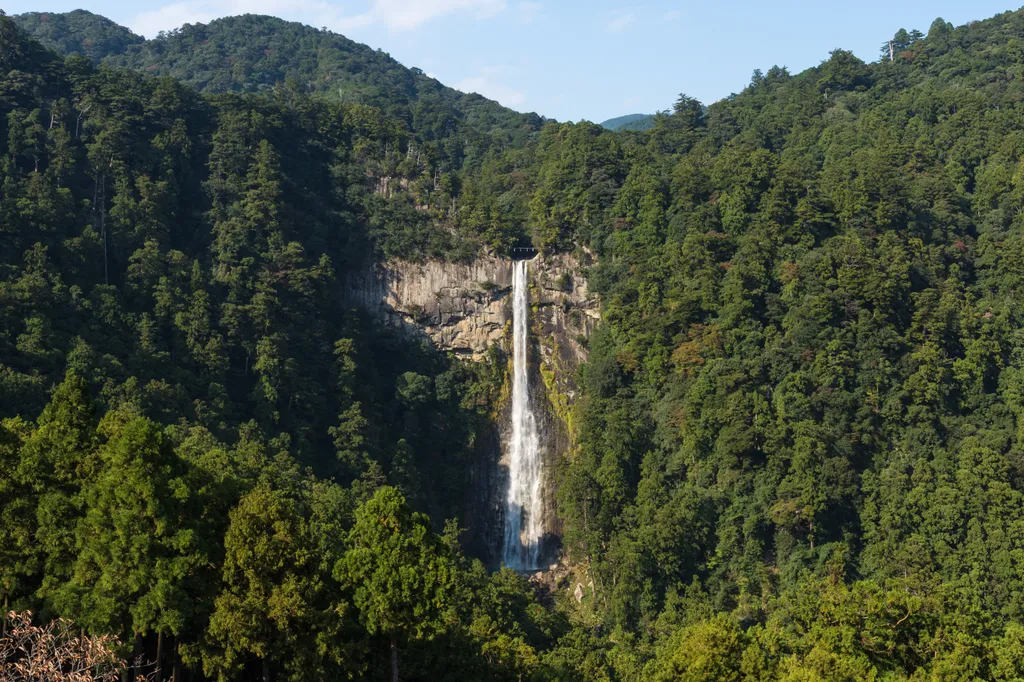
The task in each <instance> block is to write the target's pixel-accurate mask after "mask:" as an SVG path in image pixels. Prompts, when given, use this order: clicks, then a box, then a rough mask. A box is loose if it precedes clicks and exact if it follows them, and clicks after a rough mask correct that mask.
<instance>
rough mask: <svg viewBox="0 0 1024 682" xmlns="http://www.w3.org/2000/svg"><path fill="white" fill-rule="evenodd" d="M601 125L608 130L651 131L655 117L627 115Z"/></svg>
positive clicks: (611, 119) (603, 122) (649, 115)
mask: <svg viewBox="0 0 1024 682" xmlns="http://www.w3.org/2000/svg"><path fill="white" fill-rule="evenodd" d="M601 125H602V126H604V127H605V128H607V129H608V130H650V129H651V128H653V127H654V116H652V115H651V114H626V115H625V116H617V117H615V118H610V119H608V120H607V121H602V122H601Z"/></svg>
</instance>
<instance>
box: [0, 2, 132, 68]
mask: <svg viewBox="0 0 1024 682" xmlns="http://www.w3.org/2000/svg"><path fill="white" fill-rule="evenodd" d="M13 19H14V21H15V23H17V24H18V25H19V26H21V28H23V29H25V31H27V32H28V33H29V34H30V35H31V36H32V37H33V38H35V39H36V40H38V41H39V42H40V43H42V45H43V46H44V47H47V48H49V49H51V50H53V51H54V52H58V53H60V54H64V55H69V54H80V55H82V56H83V57H87V58H88V59H89V60H91V61H92V62H93V63H94V64H98V63H99V62H100V61H102V60H103V58H105V57H110V56H112V55H119V54H123V53H124V51H125V50H127V49H128V47H129V46H132V45H140V44H142V43H144V42H146V39H145V38H143V37H142V36H140V35H136V34H135V33H132V31H131V30H130V29H127V28H125V27H124V26H121V25H120V24H116V23H114V22H113V21H111V20H110V19H107V18H106V17H103V16H100V15H98V14H93V13H92V12H88V11H86V10H84V9H76V10H74V11H71V12H65V13H63V14H60V13H53V12H26V13H24V14H18V15H15V16H14V17H13Z"/></svg>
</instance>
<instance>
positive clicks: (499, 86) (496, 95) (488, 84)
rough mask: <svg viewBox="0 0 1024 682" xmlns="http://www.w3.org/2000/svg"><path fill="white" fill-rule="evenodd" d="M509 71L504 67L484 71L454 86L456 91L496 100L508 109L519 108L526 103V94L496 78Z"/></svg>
mask: <svg viewBox="0 0 1024 682" xmlns="http://www.w3.org/2000/svg"><path fill="white" fill-rule="evenodd" d="M508 71H509V70H508V69H506V68H502V67H497V68H490V69H483V70H482V71H481V72H480V73H478V74H477V75H475V76H470V77H469V78H463V79H462V80H460V81H459V82H458V83H455V84H454V85H452V87H453V88H455V89H456V90H461V91H462V92H475V93H477V94H478V95H483V96H484V97H487V98H488V99H493V100H496V101H497V102H500V103H501V104H504V105H505V106H506V107H511V108H513V109H516V108H519V107H521V106H522V105H523V103H524V102H526V92H525V91H524V90H517V89H516V88H512V87H509V86H507V85H505V84H503V83H500V82H498V81H497V80H496V77H497V76H499V75H500V74H501V73H503V72H508Z"/></svg>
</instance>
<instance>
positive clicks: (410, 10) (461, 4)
mask: <svg viewBox="0 0 1024 682" xmlns="http://www.w3.org/2000/svg"><path fill="white" fill-rule="evenodd" d="M504 10H505V0H373V5H372V6H371V7H370V9H369V10H368V11H366V12H364V13H362V14H357V15H355V16H351V17H345V18H344V19H342V20H341V25H342V26H343V27H345V26H347V27H349V28H358V27H363V26H368V25H370V24H377V23H381V24H384V25H385V26H387V27H388V28H389V29H391V30H394V31H404V30H409V29H413V28H416V27H418V26H420V25H421V24H425V23H426V22H428V21H430V20H432V19H437V18H438V17H442V16H444V15H446V14H451V13H453V12H471V13H472V14H473V15H474V16H476V17H477V18H479V19H487V18H490V17H493V16H494V15H496V14H498V13H500V12H503V11H504Z"/></svg>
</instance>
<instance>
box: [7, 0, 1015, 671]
mask: <svg viewBox="0 0 1024 682" xmlns="http://www.w3.org/2000/svg"><path fill="white" fill-rule="evenodd" d="M247 33H248V34H251V40H248V39H247ZM1022 34H1024V13H1021V12H1013V13H1006V14H1003V15H1000V16H997V17H995V18H993V19H991V20H988V21H985V22H978V23H974V24H970V25H967V26H963V27H958V28H954V27H952V26H951V25H949V24H948V23H947V22H945V21H944V20H941V19H938V20H936V21H935V22H934V23H933V24H932V26H931V27H930V29H929V31H928V35H927V37H925V36H924V35H923V34H921V33H920V32H917V31H900V32H898V33H897V34H896V35H895V36H894V38H893V40H892V41H891V44H892V59H890V51H889V46H890V41H886V43H885V46H886V47H885V51H884V58H882V59H880V60H879V61H878V62H875V63H871V64H868V63H864V62H862V61H861V60H859V59H857V58H856V57H855V56H854V55H852V54H851V53H850V52H847V51H844V50H834V51H833V52H832V53H831V54H830V55H829V56H828V58H827V59H826V60H824V61H823V62H822V63H821V65H819V66H818V67H815V68H812V69H808V70H807V71H805V72H803V73H800V74H795V75H794V74H791V73H789V72H788V71H787V70H786V69H784V68H779V67H773V68H772V69H769V70H768V71H767V72H761V71H756V72H754V74H753V77H752V78H751V81H750V83H749V84H748V85H747V87H745V88H744V89H743V90H742V92H740V93H738V94H736V95H733V96H731V97H729V98H727V99H725V100H723V101H721V102H716V103H714V104H711V105H709V106H704V105H703V104H702V103H700V102H698V101H696V100H694V99H693V98H691V97H688V96H686V95H681V96H680V97H679V99H678V100H677V101H676V102H675V104H674V106H673V107H672V109H671V110H669V111H666V112H663V113H660V114H657V115H656V116H654V118H653V121H652V127H651V128H650V130H648V131H635V130H634V131H622V132H618V133H613V132H611V131H608V130H606V129H604V128H602V127H601V126H597V125H593V124H590V123H580V124H560V123H555V122H543V126H542V127H541V125H540V124H541V123H542V122H541V121H538V120H533V119H529V120H527V119H521V118H517V117H516V116H515V115H512V114H510V113H509V112H504V111H497V110H492V109H488V108H487V107H483V108H481V109H475V108H474V109H473V110H472V114H471V112H470V109H468V108H467V107H468V104H469V103H470V102H471V99H472V98H466V97H464V96H458V95H455V94H453V93H450V92H448V91H445V90H443V89H440V86H439V85H435V84H433V82H432V81H430V80H429V79H426V77H423V76H422V75H420V74H416V73H414V72H409V73H406V72H404V71H403V70H401V69H400V68H399V67H397V66H396V65H395V64H394V63H393V62H391V61H389V60H388V59H387V58H385V57H384V56H382V55H376V54H373V53H370V52H367V49H366V48H363V47H361V46H355V44H354V43H353V44H349V43H347V42H346V41H344V40H343V39H341V38H340V37H339V36H334V35H333V34H329V33H326V32H322V31H315V30H314V29H305V28H299V27H296V26H294V25H289V24H284V23H283V22H276V21H274V20H268V19H265V18H260V17H241V18H236V19H232V20H223V21H221V22H213V23H211V24H210V25H209V26H195V27H186V28H184V29H182V30H181V31H179V32H177V33H175V34H173V35H170V36H163V37H162V38H158V39H157V40H156V41H149V42H147V43H145V44H143V45H140V46H138V47H132V48H129V49H128V50H126V51H125V53H124V54H123V55H121V56H120V57H117V58H113V57H109V58H107V59H108V61H107V62H106V63H107V64H117V63H120V64H122V65H126V66H131V67H133V68H139V67H141V68H145V69H148V68H149V67H150V66H153V67H154V68H153V69H152V70H153V71H156V72H159V73H163V74H168V75H172V76H174V77H177V78H180V79H183V80H185V81H188V82H189V83H192V84H194V85H197V86H200V87H202V88H204V89H205V90H207V94H199V93H197V92H195V91H194V90H192V89H190V88H189V87H186V86H185V85H182V84H181V83H179V82H176V81H175V80H172V79H171V78H168V77H157V78H143V77H141V76H139V75H137V74H136V73H135V72H133V71H131V70H121V69H100V70H94V69H93V68H92V67H91V66H90V65H89V63H88V61H87V60H84V59H81V58H75V57H70V58H68V59H66V60H65V61H64V62H60V61H59V60H58V59H56V58H55V57H53V56H52V55H50V54H48V53H46V52H45V51H44V50H43V49H42V48H40V47H39V46H38V45H37V44H35V43H33V42H31V41H29V40H27V39H26V38H25V36H24V35H23V34H22V33H21V32H20V31H19V30H18V29H17V28H16V27H15V26H14V24H13V23H12V22H11V21H10V20H8V19H6V18H4V17H0V39H2V40H3V41H4V42H3V48H4V49H3V50H2V51H0V60H2V64H0V66H2V67H3V69H2V73H4V74H6V75H5V76H4V79H3V81H2V82H0V108H2V112H0V113H2V114H3V116H2V117H0V133H2V134H0V151H2V158H3V167H2V173H3V179H2V182H3V185H2V187H3V191H2V193H0V194H2V195H0V215H2V222H0V235H2V239H0V358H2V363H3V365H2V367H0V382H2V383H0V385H2V395H3V400H2V401H0V416H2V417H3V419H4V421H3V423H2V425H0V494H2V495H3V500H4V503H3V506H2V507H0V514H2V521H3V525H2V526H0V534H2V536H0V540H3V542H2V544H0V589H2V590H3V596H4V598H5V599H8V600H9V601H11V602H13V603H16V604H19V605H22V604H24V605H26V606H27V605H38V606H39V607H41V608H42V609H46V610H47V612H48V613H53V614H54V615H64V614H75V615H76V617H77V618H78V619H80V620H81V622H82V623H83V624H86V625H87V627H89V628H91V629H93V630H95V631H96V632H118V633H119V634H121V635H123V636H129V635H132V636H134V635H138V636H139V639H140V640H141V646H143V647H146V646H148V647H150V648H152V645H153V642H154V640H156V641H173V646H171V645H170V644H165V649H166V650H171V649H173V651H174V652H175V656H177V655H178V654H179V652H180V658H181V659H182V660H183V661H184V662H185V664H186V665H189V666H191V667H193V669H195V670H196V671H197V672H198V669H199V667H200V666H201V667H202V669H203V671H204V674H205V675H208V676H210V677H224V678H228V677H235V678H241V677H246V676H249V677H252V676H255V675H256V674H258V673H257V671H260V670H262V672H263V674H264V676H266V677H284V678H288V679H294V680H302V679H342V678H349V679H352V678H358V679H380V678H384V677H386V676H387V675H388V669H389V667H391V666H389V661H388V658H389V657H388V656H387V655H386V654H385V650H386V649H390V651H391V652H393V653H395V655H396V659H394V660H397V651H398V648H399V645H400V646H401V651H402V665H401V670H402V671H412V670H415V671H418V674H419V675H420V676H422V677H430V678H436V679H439V680H442V679H443V680H447V679H453V680H454V679H467V678H468V679H479V678H488V679H509V680H519V679H538V680H541V679H548V680H586V681H589V680H595V681H596V680H602V681H603V680H608V681H611V680H615V681H624V682H625V681H632V680H650V679H655V680H659V679H691V680H698V679H723V680H730V679H732V680H798V679H820V680H855V679H856V680H862V679H867V680H871V679H876V680H911V679H996V680H1012V679H1018V678H1020V677H1021V676H1022V674H1024V671H1022V670H1021V666H1020V660H1021V651H1022V650H1024V645H1022V642H1024V637H1022V625H1021V623H1020V613H1021V612H1022V609H1024V563H1022V562H1024V559H1022V557H1024V546H1022V540H1021V538H1024V532H1022V531H1024V529H1022V527H1021V519H1022V518H1024V492H1022V489H1024V477H1022V471H1024V464H1022V462H1024V458H1022V455H1021V452H1022V449H1021V443H1020V440H1021V434H1022V429H1021V418H1022V410H1024V399H1022V390H1021V387H1020V384H1021V378H1022V376H1024V374H1022V368H1021V364H1022V357H1024V354H1022V337H1021V334H1020V333H1019V332H1018V330H1019V328H1020V327H1021V326H1022V323H1024V310H1022V308H1021V305H1020V303H1019V298H1020V297H1019V296H1018V295H1017V293H1018V291H1019V290H1020V288H1021V287H1022V286H1024V282H1022V273H1021V265H1020V263H1021V262H1022V260H1024V259H1022V258H1021V255H1022V254H1024V237H1022V235H1024V224H1022V223H1021V218H1020V216H1021V208H1022V206H1024V193H1022V189H1021V185H1022V178H1024V174H1022V170H1021V169H1022V168H1024V142H1022V138H1021V135H1020V132H1019V131H1020V129H1021V125H1022V118H1021V117H1022V111H1021V107H1020V100H1021V94H1022V92H1024V91H1022V86H1021V81H1020V78H1019V75H1020V74H1019V70H1020V62H1021V56H1022V54H1021V44H1020V39H1019V36H1020V35H1022ZM200 38H201V40H200ZM206 40H208V41H209V42H208V43H202V44H201V45H200V43H201V42H202V41H206ZM275 41H277V42H275ZM303 41H307V42H303ZM193 45H194V46H196V47H197V49H196V50H195V51H194V54H193V53H192V52H190V51H189V50H190V47H191V46H193ZM272 45H273V46H272ZM296 45H298V46H299V47H298V48H297V47H296ZM327 47H330V49H329V50H328V49H327ZM200 48H201V49H200ZM314 48H315V49H316V50H321V52H322V53H323V54H324V55H325V56H324V57H323V60H324V62H325V63H327V62H330V60H331V59H334V58H335V57H336V56H337V55H340V54H349V53H350V54H351V55H352V57H351V58H352V60H354V61H353V63H358V64H360V65H362V66H361V68H362V71H363V72H362V75H361V76H359V78H354V79H353V80H352V81H351V82H349V81H346V83H350V85H351V88H348V89H346V88H347V87H348V86H345V87H342V92H340V93H338V96H337V97H335V95H334V88H335V85H337V81H338V79H340V78H341V75H340V74H342V73H344V69H341V68H340V67H339V69H337V70H331V69H328V70H327V71H325V72H322V73H321V72H320V71H317V69H319V68H321V67H322V66H324V64H322V63H321V62H318V61H316V60H306V61H303V60H305V57H307V56H309V55H310V54H311V52H312V51H313V50H314ZM332 50H333V52H332ZM346 51H347V52H346ZM318 54H319V53H318ZM246 55H248V57H247V58H246V59H248V61H246V59H242V57H245V56H246ZM261 55H262V56H261ZM300 55H301V59H300V58H299V56H300ZM331 55H334V56H335V57H332V56H331ZM185 56H188V58H185ZM228 57H237V58H238V59H236V61H235V62H234V64H240V66H239V67H238V69H237V70H235V68H234V66H232V67H228V66H227V65H226V64H228V63H232V62H231V61H230V60H228ZM318 59H319V57H318ZM300 62H301V63H300ZM332 63H333V62H332ZM363 67H365V68H363ZM332 68H333V67H332ZM346 68H347V67H346ZM314 74H319V76H326V77H327V78H326V79H325V80H324V81H323V82H328V83H330V84H331V85H330V87H329V88H328V87H327V86H324V87H321V86H320V85H319V84H318V83H320V82H321V81H320V80H318V79H317V78H315V77H313V76H314ZM289 78H291V79H293V80H292V81H291V82H287V81H288V79H289ZM389 78H390V79H395V85H394V88H392V89H390V90H389V89H388V88H385V87H384V85H383V84H384V83H387V82H389V81H388V80H387V79H389ZM282 81H286V82H284V84H280V83H281V82H282ZM314 83H316V84H314ZM210 93H219V94H210ZM439 103H440V104H439ZM435 105H437V106H436V107H435ZM421 107H428V108H429V107H434V108H429V112H428V113H423V112H421V109H420V108H421ZM424 111H427V110H424ZM417 112H420V113H417ZM488 112H489V113H488ZM421 114H422V115H421ZM449 120H451V121H454V122H455V123H453V124H452V125H451V126H449V125H447V124H446V123H445V121H449ZM526 242H531V243H533V244H534V245H536V246H537V247H539V248H541V249H542V250H544V251H547V252H553V251H577V252H580V253H581V254H582V253H584V252H585V253H586V255H587V259H590V258H591V257H593V259H594V260H596V264H595V265H594V266H593V267H590V268H588V270H587V272H586V273H585V276H586V278H587V284H588V286H589V287H590V288H591V289H592V290H594V291H596V292H598V293H599V294H600V296H601V298H602V301H603V309H602V321H601V324H600V326H599V327H598V328H597V330H596V332H595V333H594V335H593V336H592V337H591V338H590V339H589V340H588V349H589V352H590V356H589V361H588V363H587V364H586V366H585V367H584V368H583V369H582V370H581V372H580V376H579V377H578V383H579V395H578V402H577V404H576V406H575V407H574V413H573V430H574V433H575V434H576V436H577V438H578V442H577V443H575V444H574V447H573V449H572V455H571V456H569V457H566V458H565V459H564V461H562V462H561V464H560V466H559V471H558V473H557V481H556V486H555V487H556V489H557V496H558V507H559V512H560V516H561V519H562V522H563V528H564V547H565V558H566V563H567V567H568V569H569V570H570V571H571V578H572V582H570V580H569V579H566V580H565V581H563V582H561V583H559V584H557V585H555V586H553V588H552V589H553V592H551V593H548V594H545V593H544V592H543V591H540V596H538V594H537V592H538V590H535V589H534V587H533V586H531V585H530V583H528V582H527V581H526V580H525V579H524V578H523V577H522V576H517V575H515V574H513V573H511V572H509V571H497V572H494V573H488V571H487V570H486V569H485V568H484V567H483V566H482V565H481V564H479V563H478V562H474V561H473V560H471V559H469V558H467V557H465V556H463V554H462V552H461V549H460V547H459V541H458V536H459V533H458V530H457V526H455V525H449V526H448V527H447V528H446V530H445V531H444V532H443V533H441V532H439V531H440V529H441V524H440V521H441V519H444V518H453V517H456V516H457V515H458V514H459V513H460V512H462V511H463V509H464V505H463V504H462V503H463V502H464V500H465V494H466V490H467V489H468V487H469V483H470V481H471V480H472V479H471V478H470V477H469V472H470V471H471V467H472V465H473V462H474V457H475V456H476V452H475V448H476V447H477V445H478V443H479V442H481V441H482V440H483V438H484V436H485V435H486V429H488V428H489V427H490V424H489V423H488V419H489V417H490V414H491V411H492V409H493V408H494V407H495V399H496V396H497V395H498V392H499V391H500V382H501V371H500V370H499V369H498V368H499V367H500V366H501V365H500V358H495V359H494V360H493V361H492V362H491V363H483V364H480V365H470V364H457V363H453V362H451V361H449V360H448V359H447V358H443V357H439V356H438V355H437V354H436V353H433V352H432V351H430V350H429V349H425V348H420V347H418V346H416V345H414V344H410V343H409V342H408V341H405V340H403V339H402V338H400V337H396V336H394V335H392V334H389V333H388V332H387V331H386V330H382V329H379V328H376V327H375V326H374V325H373V324H372V323H370V322H368V321H367V320H365V319H363V318H362V317H361V316H360V315H359V314H357V313H355V312H353V311H350V310H349V309H348V306H347V305H346V301H345V300H344V298H343V297H342V296H341V293H340V291H341V289H342V288H343V287H342V285H343V283H344V282H345V281H346V278H347V277H348V276H349V274H350V273H351V272H352V271H353V270H356V269H357V268H360V267H362V266H363V265H364V264H365V263H366V262H367V261H369V260H373V259H375V258H381V257H385V258H387V257H407V258H427V257H440V258H448V259H452V260H467V259H471V258H473V257H474V256H475V255H476V254H477V253H479V252H480V251H481V250H483V249H494V250H497V251H499V252H500V251H501V250H503V249H507V248H509V247H510V246H514V245H516V244H520V243H526ZM424 513H425V514H426V516H424V515H423V514H424ZM577 586H579V587H580V592H579V594H580V595H581V596H580V598H579V600H578V601H577V600H576V598H574V597H570V596H567V595H569V594H571V593H570V592H569V589H567V588H573V589H575V588H576V587H577ZM584 587H585V589H584ZM185 595H198V598H197V599H193V600H189V599H186V598H185ZM165 653H166V652H165ZM396 667H397V666H396ZM393 674H394V673H392V675H393Z"/></svg>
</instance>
